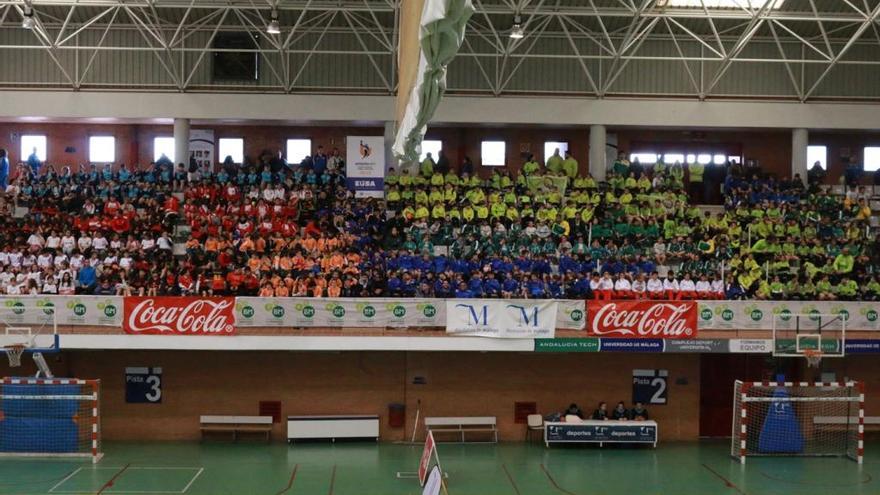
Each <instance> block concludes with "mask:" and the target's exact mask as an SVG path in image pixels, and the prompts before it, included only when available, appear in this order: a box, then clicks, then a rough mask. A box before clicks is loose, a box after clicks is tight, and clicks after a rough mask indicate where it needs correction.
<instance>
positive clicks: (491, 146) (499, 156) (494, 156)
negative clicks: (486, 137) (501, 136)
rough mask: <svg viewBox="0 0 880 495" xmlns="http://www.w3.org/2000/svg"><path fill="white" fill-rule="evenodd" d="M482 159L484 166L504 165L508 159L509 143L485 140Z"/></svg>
mask: <svg viewBox="0 0 880 495" xmlns="http://www.w3.org/2000/svg"><path fill="white" fill-rule="evenodd" d="M480 159H481V161H482V163H483V166H484V167H503V166H504V164H505V161H506V159H507V143H505V142H504V141H483V143H482V146H481V147H480Z"/></svg>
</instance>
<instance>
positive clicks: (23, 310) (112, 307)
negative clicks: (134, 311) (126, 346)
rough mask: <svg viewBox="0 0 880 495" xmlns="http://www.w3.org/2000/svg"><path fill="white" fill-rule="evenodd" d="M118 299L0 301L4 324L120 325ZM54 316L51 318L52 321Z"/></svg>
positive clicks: (38, 297)
mask: <svg viewBox="0 0 880 495" xmlns="http://www.w3.org/2000/svg"><path fill="white" fill-rule="evenodd" d="M122 301H123V299H122V297H119V296H22V297H3V298H0V323H2V324H4V325H7V326H8V325H15V324H29V325H37V324H39V325H46V324H49V325H51V324H52V320H53V319H54V320H55V322H56V323H57V324H58V325H59V326H65V325H83V326H113V327H121V326H122ZM53 313H54V318H53Z"/></svg>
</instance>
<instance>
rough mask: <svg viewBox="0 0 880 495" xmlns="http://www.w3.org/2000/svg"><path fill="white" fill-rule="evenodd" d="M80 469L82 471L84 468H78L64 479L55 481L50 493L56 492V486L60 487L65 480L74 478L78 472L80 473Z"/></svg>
mask: <svg viewBox="0 0 880 495" xmlns="http://www.w3.org/2000/svg"><path fill="white" fill-rule="evenodd" d="M80 471H82V468H81V467H78V468H76V470H75V471H73V472H72V473H70V474H68V475H67V476H66V477H65V478H64V479H63V480H61V481H59V482H58V483H55V486H53V487H52V488H49V493H52V492H54V491H55V489H56V488H58V487H59V486H61V485H63V484H64V482H65V481H67V480H69V479H70V478H73V477H74V476H76V473H78V472H80Z"/></svg>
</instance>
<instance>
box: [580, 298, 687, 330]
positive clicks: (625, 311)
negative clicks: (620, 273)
mask: <svg viewBox="0 0 880 495" xmlns="http://www.w3.org/2000/svg"><path fill="white" fill-rule="evenodd" d="M587 322H588V323H587V331H588V333H589V334H590V335H595V336H598V337H619V338H627V339H693V338H696V336H697V303H696V302H694V301H662V302H658V301H612V302H605V301H589V302H588V304H587Z"/></svg>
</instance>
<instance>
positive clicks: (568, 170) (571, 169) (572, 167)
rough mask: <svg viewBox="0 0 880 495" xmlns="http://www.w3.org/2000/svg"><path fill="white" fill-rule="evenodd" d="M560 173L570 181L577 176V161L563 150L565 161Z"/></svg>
mask: <svg viewBox="0 0 880 495" xmlns="http://www.w3.org/2000/svg"><path fill="white" fill-rule="evenodd" d="M562 171H563V172H565V175H566V176H567V177H568V178H569V180H572V181H573V180H574V179H575V177H577V175H578V161H577V160H575V159H574V157H573V156H571V151H570V150H565V161H563V162H562Z"/></svg>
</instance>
